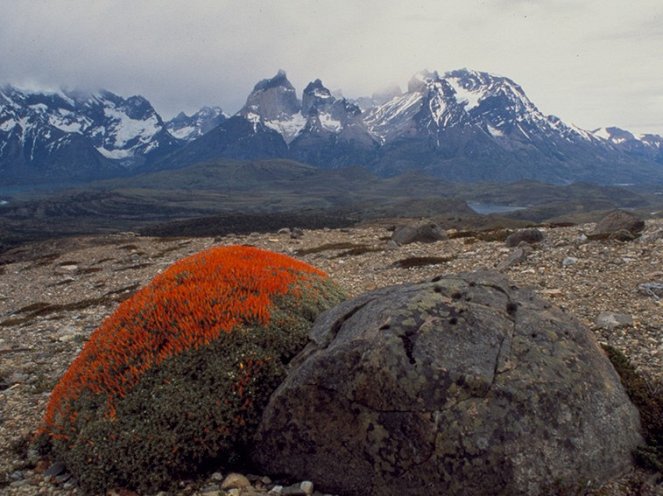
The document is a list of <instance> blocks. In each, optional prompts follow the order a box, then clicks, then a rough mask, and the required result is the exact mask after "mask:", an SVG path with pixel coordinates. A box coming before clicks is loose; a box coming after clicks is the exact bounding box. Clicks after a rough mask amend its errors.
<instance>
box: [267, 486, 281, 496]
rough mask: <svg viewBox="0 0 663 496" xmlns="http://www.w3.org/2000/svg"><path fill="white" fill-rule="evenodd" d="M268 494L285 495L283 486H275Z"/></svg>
mask: <svg viewBox="0 0 663 496" xmlns="http://www.w3.org/2000/svg"><path fill="white" fill-rule="evenodd" d="M267 494H273V495H278V494H283V486H274V487H273V488H271V489H270V490H269V492H268V493H267Z"/></svg>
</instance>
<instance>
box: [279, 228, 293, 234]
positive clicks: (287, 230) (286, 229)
mask: <svg viewBox="0 0 663 496" xmlns="http://www.w3.org/2000/svg"><path fill="white" fill-rule="evenodd" d="M276 234H290V228H289V227H282V228H281V229H279V230H278V231H276Z"/></svg>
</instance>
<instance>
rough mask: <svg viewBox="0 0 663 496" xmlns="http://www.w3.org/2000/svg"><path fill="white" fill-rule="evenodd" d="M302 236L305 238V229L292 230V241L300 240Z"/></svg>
mask: <svg viewBox="0 0 663 496" xmlns="http://www.w3.org/2000/svg"><path fill="white" fill-rule="evenodd" d="M302 236H304V231H303V229H300V228H299V227H293V228H292V229H290V237H291V238H292V239H299V238H301V237H302Z"/></svg>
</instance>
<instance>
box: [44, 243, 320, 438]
mask: <svg viewBox="0 0 663 496" xmlns="http://www.w3.org/2000/svg"><path fill="white" fill-rule="evenodd" d="M311 276H313V277H316V278H318V279H320V278H326V277H327V276H326V274H325V273H324V272H321V271H319V270H318V269H315V268H314V267H311V266H310V265H307V264H305V263H303V262H299V261H297V260H294V259H292V258H290V257H287V256H285V255H279V254H277V253H272V252H269V251H265V250H260V249H258V248H252V247H246V246H230V247H217V248H211V249H209V250H206V251H203V252H201V253H198V254H196V255H193V256H190V257H188V258H185V259H182V260H180V261H178V262H176V263H175V264H173V265H172V266H170V267H169V268H168V269H167V270H166V271H165V272H163V273H162V274H160V275H158V276H156V277H155V278H154V279H153V280H152V282H151V283H150V284H149V285H148V286H146V287H145V288H143V289H142V290H140V291H138V292H137V293H136V294H135V295H134V296H133V297H132V298H130V299H129V300H127V301H125V302H124V303H122V304H121V305H120V306H119V308H118V309H117V311H116V312H115V313H114V314H113V315H111V316H110V317H108V318H107V319H106V320H105V321H104V322H103V323H102V325H101V326H100V327H99V328H98V329H97V330H96V331H94V333H93V334H92V335H91V337H90V340H89V341H88V342H87V344H86V345H85V346H84V348H83V350H82V351H81V353H80V355H79V356H78V357H77V358H76V360H74V362H73V363H72V364H71V366H70V367H69V369H68V370H67V372H66V373H65V374H64V376H63V377H62V379H60V381H59V382H58V384H57V385H56V387H55V389H54V390H53V393H52V394H51V399H50V402H49V405H48V408H47V410H46V415H45V418H44V420H45V424H46V431H47V432H48V434H49V435H51V436H52V437H56V438H62V437H63V436H66V433H65V432H60V430H59V428H58V425H59V422H58V419H63V418H67V417H68V418H69V419H70V421H72V422H73V421H74V419H75V415H76V412H75V411H73V410H71V402H72V401H75V400H76V399H77V398H79V397H80V395H81V394H82V393H83V391H90V392H91V393H93V394H103V395H105V396H106V398H107V404H106V415H108V416H109V417H110V418H113V417H114V415H115V405H114V400H115V398H122V397H123V396H124V395H125V394H126V393H127V392H128V391H129V390H131V388H132V387H133V386H134V385H135V384H137V382H138V381H139V379H140V377H141V376H142V375H143V374H144V373H145V372H146V371H147V370H149V369H150V368H152V367H154V366H156V365H158V364H159V363H161V362H163V361H164V360H166V359H167V358H169V357H172V356H174V355H177V354H178V353H180V352H182V351H185V350H189V349H192V348H199V347H201V346H204V345H206V344H208V343H210V342H211V341H213V340H214V339H215V338H216V337H218V336H219V335H220V334H221V333H222V332H230V331H232V330H233V329H236V328H237V327H238V326H240V325H242V324H246V325H252V324H255V325H265V324H267V323H268V322H269V319H270V307H271V303H272V299H273V298H274V297H275V296H280V295H285V294H286V293H293V292H296V291H297V288H296V287H293V283H295V282H297V281H306V280H308V279H309V278H310V277H311ZM247 365H248V364H247ZM251 365H252V366H256V365H257V364H251ZM237 387H238V388H243V384H242V383H241V382H240V383H239V384H238V385H237Z"/></svg>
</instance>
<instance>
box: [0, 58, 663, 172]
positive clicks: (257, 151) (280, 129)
mask: <svg viewBox="0 0 663 496" xmlns="http://www.w3.org/2000/svg"><path fill="white" fill-rule="evenodd" d="M220 158H231V159H240V160H241V159H243V160H254V159H268V158H286V159H294V160H298V161H300V162H304V163H308V164H311V165H314V166H317V167H322V168H340V167H345V166H361V167H365V168H366V169H368V170H370V171H371V172H373V173H376V174H378V175H381V176H385V177H388V176H395V175H400V174H402V173H406V172H409V171H421V172H424V173H426V174H427V175H430V176H433V177H438V178H442V179H445V180H448V181H461V182H462V181H472V182H474V181H498V182H508V181H516V180H522V179H535V180H540V181H545V182H549V183H561V184H564V183H570V182H575V181H590V182H596V183H603V184H619V183H652V182H653V183H663V138H662V137H661V136H657V135H653V134H648V135H641V136H636V135H634V134H632V133H630V132H628V131H626V130H622V129H619V128H615V127H605V128H600V129H596V130H593V131H588V130H583V129H580V128H578V127H576V126H573V125H570V124H567V123H564V122H562V121H561V120H560V119H559V118H557V117H555V116H553V115H546V114H544V113H542V112H541V111H540V110H539V109H538V108H537V107H536V105H535V104H534V103H533V102H532V101H531V100H530V99H529V98H528V97H527V95H526V94H525V92H524V91H523V89H522V88H521V87H520V86H519V85H518V84H516V83H515V82H514V81H512V80H511V79H509V78H506V77H501V76H496V75H492V74H488V73H486V72H477V71H471V70H468V69H462V70H456V71H451V72H447V73H445V74H439V73H437V72H430V71H422V72H420V73H418V74H416V75H415V76H414V77H413V78H412V79H411V80H410V82H409V83H408V87H407V89H406V90H405V91H401V90H400V89H399V88H390V89H389V90H387V91H385V92H382V93H380V94H375V95H373V96H372V97H367V98H361V99H357V100H356V101H353V100H351V99H347V98H343V97H340V96H335V94H332V92H331V91H330V90H329V89H328V88H326V87H325V86H324V84H323V83H322V81H320V80H319V79H316V80H314V81H312V82H311V83H309V84H308V85H307V86H306V87H305V88H304V90H303V92H302V94H301V98H300V97H299V96H298V94H297V91H296V90H295V88H294V87H293V86H292V84H291V83H290V81H289V80H288V78H287V75H286V73H285V72H283V71H279V72H278V73H277V74H276V75H275V76H274V77H272V78H270V79H264V80H262V81H259V82H258V83H257V84H256V85H255V87H254V88H253V90H252V91H251V92H250V94H249V96H248V98H247V100H246V104H245V105H244V106H243V107H242V108H241V109H240V110H239V111H238V112H237V113H236V114H234V115H232V116H229V115H227V114H225V113H224V112H223V111H222V110H221V109H220V108H219V107H212V106H210V107H204V108H202V109H201V110H200V111H198V112H196V113H195V114H193V115H191V116H189V115H186V114H184V113H180V114H179V115H177V116H176V117H174V118H173V119H171V120H170V121H164V119H162V117H161V116H160V115H159V114H158V113H157V111H156V110H155V109H154V107H153V106H152V105H151V104H150V102H149V101H148V100H147V99H145V98H143V97H141V96H132V97H129V98H123V97H121V96H118V95H116V94H113V93H111V92H109V91H100V92H97V93H84V92H76V91H57V92H50V93H48V92H35V91H21V90H19V89H17V88H15V87H12V86H4V87H2V88H0V185H13V184H36V183H54V182H72V181H89V180H94V179H100V178H110V177H118V176H127V175H131V174H137V173H142V172H148V171H156V170H168V169H178V168H182V167H185V166H188V165H191V164H194V163H199V162H206V161H212V160H217V159H220Z"/></svg>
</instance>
